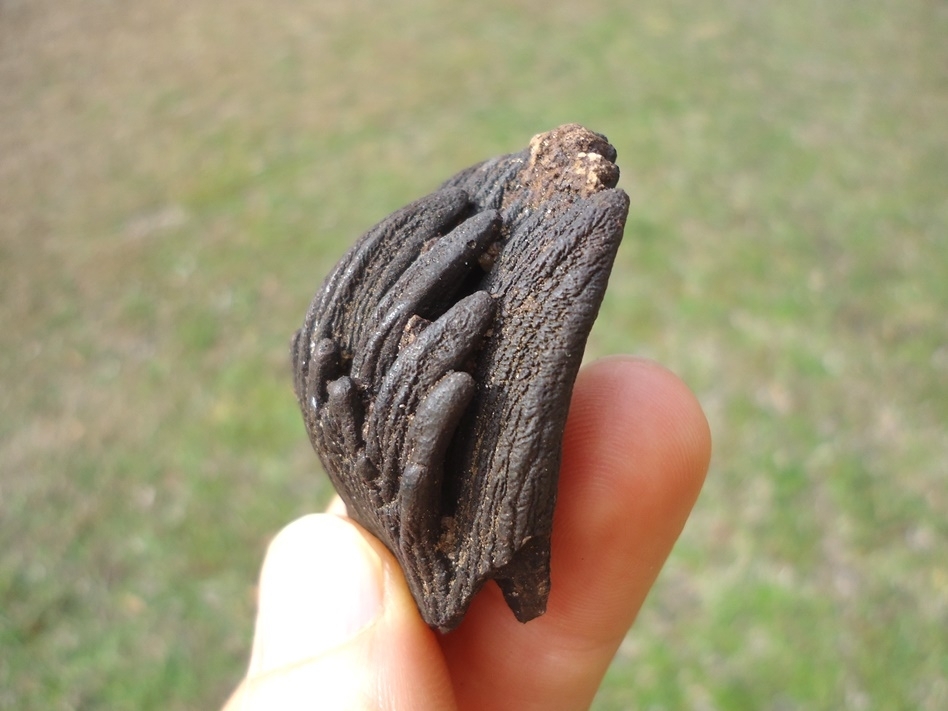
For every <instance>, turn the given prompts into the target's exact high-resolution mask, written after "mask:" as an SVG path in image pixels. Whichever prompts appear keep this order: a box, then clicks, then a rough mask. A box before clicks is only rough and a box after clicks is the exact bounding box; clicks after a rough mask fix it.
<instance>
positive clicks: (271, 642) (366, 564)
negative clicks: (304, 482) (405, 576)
mask: <svg viewBox="0 0 948 711" xmlns="http://www.w3.org/2000/svg"><path fill="white" fill-rule="evenodd" d="M381 609H382V561H381V560H380V559H379V557H378V555H377V554H376V553H375V551H374V550H372V548H371V546H369V544H368V543H367V542H366V541H365V539H364V538H363V537H362V534H361V533H360V532H359V531H358V529H356V528H355V527H354V526H353V525H352V524H350V523H349V522H347V521H345V520H344V519H342V518H339V517H337V516H331V515H325V514H324V515H315V516H307V517H305V518H303V519H300V520H299V521H296V522H294V523H292V524H290V525H289V526H287V528H285V529H284V530H283V531H281V532H280V534H279V535H278V536H277V538H276V539H274V542H273V544H272V545H271V546H270V550H269V551H268V552H267V557H266V560H265V561H264V565H263V573H262V574H261V577H260V602H259V612H258V613H257V629H256V632H255V634H254V646H253V654H252V656H251V663H250V671H249V674H250V675H251V676H252V675H254V674H261V673H263V672H267V671H272V670H274V669H278V668H280V667H284V666H288V665H291V664H297V663H299V662H302V661H304V660H306V659H308V658H310V657H313V656H316V655H318V654H322V653H324V652H326V651H327V650H330V649H332V648H333V647H337V646H339V645H341V644H344V643H346V642H348V641H349V640H351V639H352V638H353V637H354V636H355V635H356V634H358V633H359V632H360V631H361V630H363V629H364V628H365V627H367V626H368V625H369V624H371V623H372V622H373V621H374V620H375V619H376V618H377V617H378V616H379V614H380V612H381Z"/></svg>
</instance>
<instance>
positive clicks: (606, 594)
mask: <svg viewBox="0 0 948 711" xmlns="http://www.w3.org/2000/svg"><path fill="white" fill-rule="evenodd" d="M563 455H564V456H563V464H562V470H561V475H560V482H559V502H558V505H557V510H556V514H555V517H554V524H553V544H552V591H551V594H550V599H549V604H548V608H547V613H546V614H545V615H544V616H542V617H540V618H538V619H536V620H534V621H531V622H529V623H527V624H525V625H522V624H520V623H518V622H517V621H516V620H515V619H514V617H513V615H512V614H511V613H510V611H509V610H508V609H507V608H506V605H505V603H504V600H503V597H502V596H501V594H500V590H499V589H498V588H497V587H496V586H495V585H493V584H492V583H491V584H489V585H488V586H487V587H485V589H484V590H483V591H482V592H481V593H480V594H479V595H478V597H477V598H476V599H475V601H474V603H473V605H472V606H471V608H470V610H469V612H468V614H467V617H466V618H465V620H464V622H463V623H462V624H461V626H460V627H459V628H458V629H457V630H456V631H455V632H453V633H452V634H449V635H447V636H445V637H444V638H442V641H441V644H442V647H443V649H444V651H445V655H446V659H447V662H448V667H449V669H450V673H451V677H452V679H453V681H454V684H455V693H456V695H457V699H458V706H459V708H462V709H484V708H490V709H501V710H502V709H578V708H587V707H588V705H589V703H590V702H591V700H592V697H593V696H594V694H595V692H596V689H597V688H598V685H599V683H600V681H601V679H602V676H603V675H604V674H605V671H606V668H607V667H608V665H609V663H610V661H611V659H612V657H613V655H614V654H615V651H616V649H617V648H618V645H619V643H620V642H621V641H622V638H623V636H624V635H625V633H626V631H627V630H628V628H629V627H630V626H631V624H632V621H633V620H634V618H635V615H636V613H637V612H638V610H639V608H640V607H641V605H642V602H643V601H644V599H645V596H646V595H647V593H648V590H649V588H650V587H651V585H652V583H653V582H654V580H655V578H656V576H657V575H658V572H659V570H660V569H661V566H662V564H663V563H664V561H665V559H666V557H667V555H668V553H669V552H670V551H671V548H672V546H673V544H674V542H675V540H676V539H677V537H678V535H679V533H680V532H681V529H682V527H683V525H684V523H685V520H686V518H687V516H688V513H689V512H690V510H691V507H692V505H693V504H694V501H695V499H696V497H697V495H698V491H699V490H700V488H701V483H702V482H703V479H704V475H705V472H706V470H707V465H708V459H709V456H710V434H709V431H708V426H707V421H706V420H705V418H704V415H703V413H702V411H701V408H700V406H699V405H698V403H697V401H696V400H695V398H694V396H693V395H692V394H691V392H690V391H689V390H688V389H687V387H686V386H685V385H684V384H683V383H682V382H681V381H680V380H678V378H676V377H675V376H674V375H672V374H671V373H669V372H668V371H666V370H664V369H662V368H660V367H659V366H657V365H655V364H653V363H649V362H645V361H640V360H632V359H627V358H622V359H618V358H616V359H609V360H605V361H600V362H598V363H596V364H594V365H592V366H591V367H589V368H587V369H585V370H584V371H583V372H581V374H580V376H579V378H578V380H577V383H576V387H575V390H574V394H573V400H572V403H571V408H570V414H569V419H568V422H567V427H566V434H565V438H564V447H563Z"/></svg>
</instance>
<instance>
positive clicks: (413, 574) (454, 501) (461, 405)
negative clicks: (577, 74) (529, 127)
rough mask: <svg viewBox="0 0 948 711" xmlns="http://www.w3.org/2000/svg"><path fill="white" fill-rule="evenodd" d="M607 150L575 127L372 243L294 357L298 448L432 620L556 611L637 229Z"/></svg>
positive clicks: (462, 186) (471, 179)
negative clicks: (565, 454) (554, 566)
mask: <svg viewBox="0 0 948 711" xmlns="http://www.w3.org/2000/svg"><path fill="white" fill-rule="evenodd" d="M615 156H616V154H615V149H614V148H613V147H612V146H611V145H609V143H608V141H607V140H606V139H605V138H604V137H603V136H600V135H598V134H595V133H592V132H591V131H588V130H586V129H585V128H583V127H581V126H578V125H576V124H569V125H566V126H561V127H560V128H557V129H554V130H553V131H550V132H548V133H544V134H540V135H538V136H536V137H534V139H533V140H532V141H531V142H530V147H529V148H528V149H526V150H524V151H522V152H520V153H516V154H512V155H507V156H500V157H498V158H494V159H491V160H489V161H485V162H484V163H481V164H479V165H476V166H473V167H472V168H469V169H467V170H465V171H463V172H461V173H459V174H458V175H456V176H454V177H453V178H451V179H450V180H449V181H448V182H446V183H445V184H444V185H443V186H442V187H441V188H440V189H438V190H437V191H435V192H434V193H432V194H431V195H428V196H427V197H424V198H422V199H420V200H418V201H416V202H414V203H412V204H410V205H408V206H406V207H404V208H402V209H401V210H398V211H397V212H395V213H394V214H392V215H390V216H389V217H388V218H386V219H385V220H383V221H382V222H381V223H379V224H378V225H376V226H375V227H374V228H372V229H371V230H369V232H367V233H366V234H365V235H364V236H363V237H362V238H361V239H360V240H359V241H358V242H357V243H356V244H355V245H354V246H353V247H352V249H350V250H349V252H348V253H347V254H346V255H345V256H344V257H343V258H342V260H340V262H339V264H337V265H336V267H335V269H333V271H332V272H331V273H330V274H329V276H328V277H327V278H326V281H325V282H324V284H323V286H322V288H321V289H320V291H319V292H318V293H317V294H316V297H315V298H314V300H313V303H312V305H311V306H310V309H309V311H308V313H307V315H306V320H305V322H304V324H303V327H302V328H301V329H300V330H299V331H297V333H296V334H295V336H294V337H293V342H292V358H293V370H294V386H295V391H296V396H297V399H298V401H299V404H300V408H301V410H302V413H303V419H304V422H305V424H306V429H307V431H308V432H309V436H310V440H311V441H312V443H313V447H314V449H315V450H316V452H317V454H318V455H319V458H320V461H321V462H322V464H323V467H324V468H325V469H326V471H327V473H328V474H329V477H330V478H331V480H332V482H333V484H334V485H335V487H336V489H337V491H338V492H339V494H340V496H341V497H342V499H343V500H344V501H345V503H346V506H347V509H348V512H349V515H350V516H352V517H353V518H354V519H355V520H357V521H358V522H359V523H360V524H362V525H363V526H364V527H366V528H367V529H368V530H369V531H371V532H372V533H373V534H375V535H376V536H377V537H378V538H379V539H380V540H382V541H383V542H384V543H385V545H386V546H388V548H389V549H390V550H391V551H392V552H393V553H394V555H395V556H396V558H397V559H398V560H399V562H400V563H401V566H402V568H403V570H404V572H405V576H406V578H407V580H408V584H409V587H410V589H411V591H412V594H413V595H414V597H415V601H416V602H417V604H418V608H419V610H420V611H421V614H422V616H423V617H424V619H425V621H426V622H427V623H428V624H429V625H431V626H432V627H434V628H437V629H440V630H442V631H447V630H450V629H453V628H454V627H455V626H457V624H458V623H460V621H461V618H462V617H463V615H464V613H465V611H466V610H467V608H468V606H469V604H470V602H471V599H472V597H473V596H474V594H475V593H476V592H477V591H478V590H479V589H480V588H481V587H482V586H483V584H484V583H485V582H486V581H487V580H489V579H491V578H493V579H495V580H496V581H497V583H498V584H499V585H500V587H501V590H502V591H503V593H504V595H505V598H506V600H507V603H508V605H509V606H510V608H511V609H512V610H513V612H514V614H515V615H516V617H517V619H519V620H520V621H522V622H526V621H528V620H530V619H533V618H534V617H536V616H537V615H540V614H542V613H543V612H544V611H545V609H546V600H547V597H548V595H549V590H550V582H549V560H550V530H551V525H552V517H553V507H554V504H555V501H556V483H557V477H558V474H559V467H560V448H561V443H562V436H563V428H564V426H565V422H566V413H567V410H568V407H569V400H570V395H571V392H572V387H573V382H574V380H575V378H576V372H577V370H578V368H579V365H580V361H581V359H582V353H583V348H584V347H585V343H586V339H587V337H588V335H589V330H590V329H591V328H592V324H593V322H594V321H595V318H596V315H597V313H598V310H599V305H600V303H601V301H602V297H603V294H604V292H605V288H606V283H607V281H608V277H609V272H610V270H611V268H612V263H613V260H614V258H615V254H616V250H617V249H618V246H619V242H620V240H621V238H622V231H623V229H624V225H625V219H626V215H627V213H628V207H629V200H628V196H627V195H626V194H625V193H624V192H622V191H621V190H617V189H615V185H616V182H617V180H618V177H619V170H618V168H617V167H616V165H615V163H614V162H613V161H614V160H615Z"/></svg>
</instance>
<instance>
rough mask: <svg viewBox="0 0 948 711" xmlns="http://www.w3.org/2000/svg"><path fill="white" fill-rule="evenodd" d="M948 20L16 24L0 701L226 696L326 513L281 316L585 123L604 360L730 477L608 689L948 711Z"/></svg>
mask: <svg viewBox="0 0 948 711" xmlns="http://www.w3.org/2000/svg"><path fill="white" fill-rule="evenodd" d="M945 36H948V14H946V12H945V8H944V7H943V6H941V5H939V4H938V3H931V2H924V1H923V0H901V1H899V2H896V1H895V0H868V1H867V2H862V3H855V2H838V3H820V2H816V1H815V0H804V1H803V2H798V3H794V4H792V5H781V4H776V3H752V2H746V1H741V0H729V1H728V2H724V3H720V2H717V3H713V2H709V1H708V0H688V1H685V0H673V2H670V3H669V2H658V1H657V0H645V1H644V2H641V3H626V2H619V0H614V1H611V2H610V1H607V0H590V2H586V3H556V2H554V3H550V2H535V1H534V0H520V1H519V2H515V3H509V2H500V1H499V0H485V1H484V2H480V3H468V4H447V3H436V2H434V1H433V0H413V1H412V2H405V3H382V2H371V1H369V0H360V1H358V2H353V3H293V2H286V1H284V0H275V2H271V3H265V4H261V3H250V2H245V0H236V1H235V2H231V3H228V4H226V5H221V4H219V3H207V2H194V3H189V4H185V5H180V4H168V5H165V4H162V3H157V2H145V3H133V4H128V3H119V2H114V1H111V0H109V1H105V2H99V3H95V4H86V5H85V6H84V7H83V8H82V10H81V11H80V10H79V9H78V8H73V7H71V6H69V5H63V4H61V3H51V2H31V3H7V4H5V5H3V7H2V8H0V85H2V86H3V87H4V90H3V91H2V92H0V649H2V653H0V708H2V709H7V708H9V709H14V708H15V709H52V710H57V709H91V708H109V709H126V708H127V709H148V708H161V709H185V708H213V707H215V706H217V705H219V704H220V703H221V702H222V701H223V699H224V698H225V696H226V694H227V693H228V691H229V690H230V689H231V688H232V687H233V685H234V684H235V683H236V681H237V679H238V678H239V676H240V675H241V674H242V672H243V668H244V664H245V662H246V657H247V653H248V645H249V637H250V632H251V625H252V615H253V601H254V585H255V578H256V574H257V569H258V566H259V563H260V560H261V557H262V555H263V551H264V549H265V546H266V543H267V540H268V539H269V537H270V536H271V535H272V534H273V533H274V532H275V531H277V530H278V529H279V528H280V527H281V526H282V525H283V524H284V523H286V522H288V521H289V520H291V519H292V518H293V517H295V516H297V515H299V514H302V513H304V512H307V511H312V510H317V509H319V508H321V507H322V506H323V505H324V504H325V502H326V501H327V499H328V497H329V495H330V489H329V486H328V484H327V483H326V482H325V480H324V478H323V477H322V475H321V474H320V473H319V472H318V467H317V464H316V460H315V457H314V456H313V454H312V452H311V451H310V448H309V444H308V442H307V440H306V436H305V433H304V431H303V428H302V426H301V422H300V420H299V416H298V413H297V412H296V404H295V401H294V399H293V396H292V392H291V387H290V378H289V366H288V356H287V341H288V338H289V335H290V334H291V333H292V331H293V330H294V329H295V328H296V327H297V325H298V323H299V322H300V321H301V319H302V316H303V313H304V311H305V309H306V306H307V304H308V301H309V299H310V297H311V296H312V293H313V292H314V291H315V289H316V288H317V286H318V284H319V282H320V281H321V279H322V277H323V276H324V274H325V273H326V271H327V270H328V269H329V268H330V266H331V265H332V263H333V262H334V261H335V260H336V259H337V258H338V257H339V255H340V254H341V253H342V252H343V251H344V250H345V248H346V246H347V245H348V244H350V243H351V241H352V240H353V239H354V238H355V237H356V236H358V234H360V233H361V232H362V231H363V230H365V229H366V228H367V227H369V226H370V225H371V224H373V223H374V222H375V221H377V220H378V219H380V218H381V217H382V216H384V215H385V214H387V213H389V212H391V211H392V210H393V209H395V208H397V207H399V206H400V205H401V204H403V203H405V202H407V201H409V200H411V199H413V198H415V197H417V196H419V195H421V194H423V193H424V192H426V191H428V190H430V189H431V188H433V187H434V186H435V185H437V184H438V182H439V181H440V180H442V179H443V178H445V177H447V176H448V175H450V174H451V173H453V172H454V171H456V170H458V169H460V168H462V167H465V166H466V165H468V164H470V163H472V162H474V161H477V160H480V159H482V158H484V157H487V156H491V155H495V154H497V153H500V152H504V151H510V150H518V149H519V148H520V147H522V146H523V145H524V144H525V142H526V141H527V140H528V139H529V137H530V136H531V135H532V134H534V133H537V132H539V131H542V130H546V129H548V128H551V127H553V126H555V125H557V124H560V123H564V122H567V121H579V122H582V123H585V124H587V125H589V126H590V127H591V128H594V129H596V130H599V131H601V132H603V133H605V134H607V135H608V136H609V138H610V139H611V141H612V142H613V143H614V144H615V145H616V147H617V148H618V150H619V156H620V164H621V166H622V170H623V178H622V183H621V184H622V186H623V187H624V188H625V189H626V190H627V191H628V192H629V193H630V195H631V197H632V209H631V215H630V220H629V226H628V229H627V231H626V238H625V242H624V244H623V247H622V249H621V251H620V254H619V257H618V262H617V266H616V271H615V274H614V277H613V279H612V283H611V286H610V291H609V294H608V296H607V300H606V303H605V304H604V306H603V310H602V316H601V322H600V323H601V326H602V327H600V328H597V329H596V330H595V331H594V333H593V336H592V338H591V341H590V353H589V355H590V357H593V356H597V355H602V354H606V353H614V352H634V353H639V354H642V355H646V356H650V357H653V358H657V359H659V360H661V361H662V362H664V363H666V364H667V365H669V366H670V367H671V368H673V369H674V370H676V371H677V372H678V373H679V374H681V375H682V377H684V378H685V380H686V381H687V382H688V383H689V384H691V386H692V387H693V388H694V389H695V391H696V392H697V394H698V395H699V397H700V398H701V400H702V403H703V404H704V406H705V408H706V410H707V412H708V414H709V418H710V420H711V423H712V429H713V432H714V441H715V455H714V460H713V463H712V471H711V473H710V477H709V480H708V484H707V486H706V488H705V491H704V493H703V495H702V497H701V499H700V500H699V502H698V506H697V509H696V511H695V514H694V516H693V518H692V519H691V521H690V522H689V525H688V527H687V528H686V530H685V533H684V535H683V538H682V540H681V542H680V544H679V546H678V547H677V548H676V550H675V552H674V554H673V556H672V558H671V560H670V562H669V565H668V566H667V568H666V570H665V571H664V572H663V574H662V576H661V578H660V579H659V582H658V584H657V586H656V589H655V590H654V592H653V595H652V596H651V597H650V599H649V601H648V603H647V605H646V607H645V608H644V609H643V611H642V614H641V615H640V618H639V620H638V623H637V625H636V627H635V629H634V630H633V632H632V633H631V634H630V635H629V637H628V639H627V641H626V643H625V644H624V645H623V647H622V649H621V650H620V652H619V654H618V655H617V657H616V660H615V662H614V664H613V666H612V668H611V670H610V672H609V675H608V676H607V678H606V681H605V683H604V685H603V687H602V690H601V692H600V694H599V697H598V698H597V701H596V705H595V708H597V709H625V708H636V709H678V708H707V709H727V710H728V711H730V710H732V709H737V710H740V709H795V708H800V709H839V708H847V709H886V710H889V709H923V710H930V711H935V710H940V709H943V708H945V707H946V706H948V681H946V679H948V642H946V641H945V635H944V630H945V629H948V565H946V563H945V562H944V550H945V549H946V547H948V487H946V481H948V469H946V464H945V463H946V462H948V438H946V436H945V425H946V423H948V326H946V320H945V314H946V313H948V279H946V275H948V251H946V247H945V244H944V242H945V239H946V236H948V200H946V195H948V138H946V131H945V127H944V116H946V115H948V75H946V72H945V67H948V44H946V43H945V42H944V38H945Z"/></svg>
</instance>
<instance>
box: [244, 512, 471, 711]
mask: <svg viewBox="0 0 948 711" xmlns="http://www.w3.org/2000/svg"><path fill="white" fill-rule="evenodd" d="M313 708H326V709H337V708H338V709H363V708H364V709H402V708H413V709H432V710H435V709H439V710H440V709H450V708H454V700H453V695H452V692H451V687H450V679H449V677H448V674H447V671H446V669H445V667H444V662H443V659H442V657H441V651H440V649H439V647H438V645H437V642H436V640H435V637H434V633H432V632H431V630H430V629H428V627H427V625H425V624H424V622H423V621H422V619H421V617H420V616H419V615H418V611H417V609H416V608H415V603H414V601H413V600H412V598H411V595H410V593H409V592H408V590H407V588H406V586H405V581H404V578H403V577H402V574H401V570H400V569H399V568H398V564H397V562H396V561H395V559H394V558H393V557H392V556H391V554H390V553H389V552H388V551H387V550H386V549H385V547H384V546H382V544H380V543H379V542H378V541H377V540H376V539H374V538H372V537H371V536H369V535H368V534H367V533H366V532H365V531H363V530H362V529H361V528H360V527H359V526H357V525H356V524H355V523H353V522H352V521H350V520H348V519H344V518H341V517H338V516H334V515H313V516H306V517H304V518H302V519H299V520H298V521H296V522H294V523H292V524H290V525H289V526H288V527H287V528H285V529H284V530H283V531H282V532H281V533H280V534H279V535H278V536H277V537H276V538H275V539H274V541H273V543H272V544H271V546H270V549H269V551H268V552H267V557H266V560H265V561H264V565H263V573H262V574H261V579H260V601H259V612H258V616H257V626H256V630H255V633H254V644H253V653H252V656H251V662H250V669H249V671H248V673H247V678H246V679H245V680H244V681H243V682H242V683H241V685H240V687H239V688H238V689H237V691H236V692H235V693H234V695H233V697H232V698H231V699H230V701H229V702H228V704H227V706H226V707H225V711H238V710H240V711H263V710H264V709H267V710H269V709H281V710H283V711H295V710H296V709H300V710H302V709H313Z"/></svg>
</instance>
